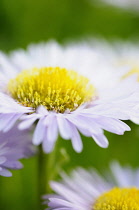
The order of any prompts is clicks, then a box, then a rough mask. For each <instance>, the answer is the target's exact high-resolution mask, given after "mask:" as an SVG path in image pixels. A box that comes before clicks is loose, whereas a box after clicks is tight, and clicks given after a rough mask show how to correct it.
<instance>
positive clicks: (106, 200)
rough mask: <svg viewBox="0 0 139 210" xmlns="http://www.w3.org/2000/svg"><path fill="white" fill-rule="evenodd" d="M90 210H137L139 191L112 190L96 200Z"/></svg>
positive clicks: (138, 208)
mask: <svg viewBox="0 0 139 210" xmlns="http://www.w3.org/2000/svg"><path fill="white" fill-rule="evenodd" d="M92 210H139V189H137V188H121V189H120V188H113V189H112V190H110V191H108V192H106V193H104V194H102V195H101V196H100V197H99V198H98V199H97V200H96V202H95V204H94V206H93V208H92Z"/></svg>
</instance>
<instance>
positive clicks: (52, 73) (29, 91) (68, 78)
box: [8, 67, 95, 113]
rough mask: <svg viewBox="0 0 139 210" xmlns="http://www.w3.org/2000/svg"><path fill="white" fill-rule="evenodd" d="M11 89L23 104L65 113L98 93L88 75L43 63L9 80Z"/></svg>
mask: <svg viewBox="0 0 139 210" xmlns="http://www.w3.org/2000/svg"><path fill="white" fill-rule="evenodd" d="M8 92H9V93H10V95H11V96H12V97H13V98H14V99H15V100H17V102H19V103H20V104H22V105H24V106H27V107H33V108H35V109H36V108H37V107H38V106H40V105H43V106H45V107H46V109H47V110H49V111H56V112H60V113H63V112H65V111H66V110H69V111H74V110H75V109H76V108H78V107H79V106H80V105H82V104H83V103H86V102H89V101H91V100H92V98H93V97H94V96H95V88H94V87H93V86H92V85H91V84H90V83H89V79H87V78H86V77H84V76H82V75H79V74H78V73H77V72H75V71H73V70H67V69H65V68H59V67H43V68H33V69H30V70H23V71H22V72H21V73H19V74H18V75H17V77H16V78H14V79H11V80H10V81H9V83H8Z"/></svg>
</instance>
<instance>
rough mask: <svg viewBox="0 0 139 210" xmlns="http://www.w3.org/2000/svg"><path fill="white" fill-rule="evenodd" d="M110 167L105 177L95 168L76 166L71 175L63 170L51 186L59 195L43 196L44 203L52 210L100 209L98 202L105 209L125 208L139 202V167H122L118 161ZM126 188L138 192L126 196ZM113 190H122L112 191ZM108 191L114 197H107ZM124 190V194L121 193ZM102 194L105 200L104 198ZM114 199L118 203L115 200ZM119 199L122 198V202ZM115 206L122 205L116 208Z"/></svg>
mask: <svg viewBox="0 0 139 210" xmlns="http://www.w3.org/2000/svg"><path fill="white" fill-rule="evenodd" d="M110 168H111V170H110V171H107V173H106V174H107V175H105V176H104V177H105V178H104V177H103V176H102V175H100V174H99V173H98V172H97V171H96V170H95V169H90V170H85V169H83V168H77V169H76V170H74V171H73V172H72V173H71V176H70V177H69V176H68V175H66V174H65V173H62V181H60V182H55V181H52V182H51V188H52V190H53V191H54V192H55V193H56V194H52V195H46V196H44V199H45V200H46V201H45V202H44V204H48V207H49V208H48V209H49V210H54V209H55V210H56V209H57V210H96V209H97V210H98V207H97V206H96V202H97V203H100V204H101V205H102V204H105V205H104V206H103V205H102V206H103V207H105V208H103V207H102V208H101V209H99V210H103V209H126V204H133V205H135V204H136V205H137V204H138V200H136V199H135V196H137V197H136V198H138V197H139V169H132V168H131V167H129V166H128V167H121V166H120V165H119V163H117V162H112V163H111V165H110ZM124 190H125V191H126V193H127V191H129V192H130V191H131V192H132V191H134V192H135V194H134V193H133V194H132V195H133V196H132V195H129V196H127V197H126V196H125V197H124ZM114 191H119V192H120V193H119V192H118V193H119V194H118V193H117V194H113V192H114ZM107 192H110V193H109V195H112V196H113V197H112V200H111V197H108V196H105V193H107ZM122 193H123V196H121V195H122ZM103 195H104V197H105V199H104V200H102V199H101V196H103ZM117 195H119V198H118V197H117ZM120 196H121V197H120ZM114 198H115V202H113V201H114V200H113V199H114ZM127 198H128V199H127ZM108 199H109V200H108ZM135 200H136V201H135ZM117 201H120V202H119V204H118V202H117ZM132 201H134V202H132ZM106 204H108V206H107V205H106ZM112 204H113V205H112ZM122 204H123V208H120V207H121V206H119V205H122ZM116 206H118V207H119V208H114V207H116ZM137 206H138V205H137ZM96 207H97V208H96ZM132 207H134V206H132ZM127 209H131V208H130V206H127ZM133 209H136V210H137V209H138V208H133Z"/></svg>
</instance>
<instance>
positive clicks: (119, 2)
mask: <svg viewBox="0 0 139 210" xmlns="http://www.w3.org/2000/svg"><path fill="white" fill-rule="evenodd" d="M103 1H104V2H106V3H108V4H111V5H114V6H118V7H121V8H124V9H131V10H139V1H138V0H103Z"/></svg>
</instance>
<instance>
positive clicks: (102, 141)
mask: <svg viewBox="0 0 139 210" xmlns="http://www.w3.org/2000/svg"><path fill="white" fill-rule="evenodd" d="M92 138H93V139H94V141H95V142H96V143H97V144H98V145H99V146H100V147H103V148H107V147H108V145H109V143H108V140H107V138H106V137H105V136H104V135H103V134H98V135H96V134H93V135H92Z"/></svg>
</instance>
